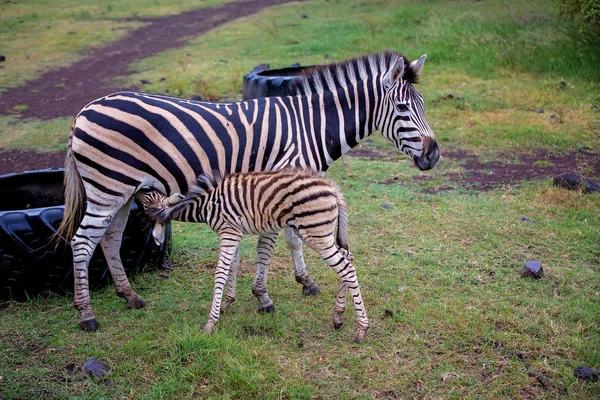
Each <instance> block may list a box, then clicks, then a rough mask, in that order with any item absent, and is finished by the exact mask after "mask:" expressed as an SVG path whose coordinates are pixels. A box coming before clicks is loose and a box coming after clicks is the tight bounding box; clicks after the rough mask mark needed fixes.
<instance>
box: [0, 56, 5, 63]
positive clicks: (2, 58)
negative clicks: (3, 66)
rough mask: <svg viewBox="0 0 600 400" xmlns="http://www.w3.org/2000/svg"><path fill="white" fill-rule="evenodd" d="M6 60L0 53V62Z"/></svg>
mask: <svg viewBox="0 0 600 400" xmlns="http://www.w3.org/2000/svg"><path fill="white" fill-rule="evenodd" d="M2 61H6V57H5V56H3V55H1V54H0V62H2Z"/></svg>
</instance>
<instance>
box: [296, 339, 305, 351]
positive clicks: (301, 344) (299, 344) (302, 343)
mask: <svg viewBox="0 0 600 400" xmlns="http://www.w3.org/2000/svg"><path fill="white" fill-rule="evenodd" d="M296 345H297V346H298V348H299V349H301V348H303V347H304V342H303V341H302V340H300V341H299V342H298V343H297V344H296Z"/></svg>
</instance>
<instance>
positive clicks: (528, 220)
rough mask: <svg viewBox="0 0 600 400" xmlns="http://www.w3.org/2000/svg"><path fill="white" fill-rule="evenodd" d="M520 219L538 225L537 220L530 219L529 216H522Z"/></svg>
mask: <svg viewBox="0 0 600 400" xmlns="http://www.w3.org/2000/svg"><path fill="white" fill-rule="evenodd" d="M519 221H521V222H529V223H530V224H533V225H537V221H534V220H532V219H529V218H527V217H521V218H519Z"/></svg>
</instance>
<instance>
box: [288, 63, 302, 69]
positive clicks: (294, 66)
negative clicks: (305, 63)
mask: <svg viewBox="0 0 600 400" xmlns="http://www.w3.org/2000/svg"><path fill="white" fill-rule="evenodd" d="M290 67H292V68H299V67H300V63H293V64H292V65H290Z"/></svg>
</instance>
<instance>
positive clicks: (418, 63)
mask: <svg viewBox="0 0 600 400" xmlns="http://www.w3.org/2000/svg"><path fill="white" fill-rule="evenodd" d="M426 59H427V54H423V55H422V56H421V57H420V58H419V59H418V60H415V61H413V62H411V63H410V69H412V70H413V72H414V73H415V75H417V76H419V74H420V73H421V70H422V69H423V65H425V60H426Z"/></svg>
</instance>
